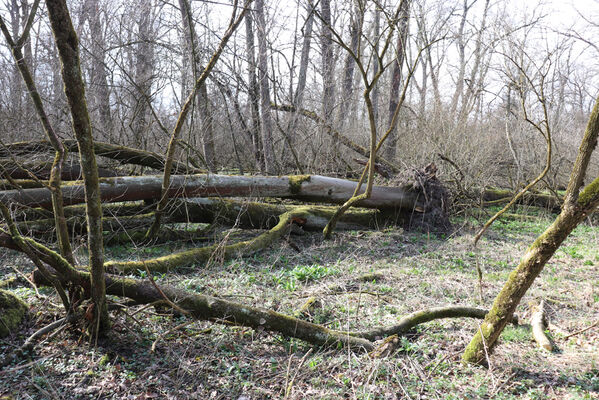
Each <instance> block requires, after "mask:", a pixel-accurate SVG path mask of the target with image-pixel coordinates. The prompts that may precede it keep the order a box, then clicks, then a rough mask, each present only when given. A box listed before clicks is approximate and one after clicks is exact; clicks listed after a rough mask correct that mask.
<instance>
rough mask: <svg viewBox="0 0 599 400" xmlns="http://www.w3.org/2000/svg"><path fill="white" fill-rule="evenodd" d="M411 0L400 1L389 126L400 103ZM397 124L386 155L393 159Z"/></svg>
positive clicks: (390, 94)
mask: <svg viewBox="0 0 599 400" xmlns="http://www.w3.org/2000/svg"><path fill="white" fill-rule="evenodd" d="M411 3H412V1H411V0H401V2H400V3H399V9H400V10H401V11H400V14H399V20H398V22H397V23H398V25H399V26H398V27H397V45H396V48H395V52H396V55H395V59H394V61H393V70H392V72H391V89H390V93H389V116H388V118H389V119H388V126H389V127H391V126H393V119H394V117H395V110H396V109H397V107H398V104H399V96H400V93H399V87H400V84H401V80H402V76H401V71H402V67H403V64H404V60H405V55H406V51H407V50H406V42H407V40H408V30H409V26H410V25H409V21H410V7H411ZM396 131H397V125H395V126H393V129H391V131H390V133H389V139H388V141H387V149H386V150H387V151H386V154H385V157H386V158H387V159H389V160H391V161H393V160H394V159H395V153H396V151H397V132H396Z"/></svg>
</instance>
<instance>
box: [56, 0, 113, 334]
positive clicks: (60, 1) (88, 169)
mask: <svg viewBox="0 0 599 400" xmlns="http://www.w3.org/2000/svg"><path fill="white" fill-rule="evenodd" d="M46 6H47V8H48V16H49V18H50V23H51V26H52V32H53V33H54V39H55V41H56V46H57V47H58V53H59V57H60V62H61V73H62V80H63V82H64V91H65V95H66V97H67V101H68V103H69V109H70V111H71V118H72V123H73V130H74V132H75V137H76V139H77V143H78V146H79V159H80V163H81V169H82V174H83V181H84V185H85V204H86V216H87V235H88V238H87V243H88V251H89V265H90V268H91V274H90V279H91V282H90V284H91V299H92V302H93V303H94V319H93V320H92V324H91V330H90V332H91V333H92V335H96V334H97V333H98V331H102V330H105V329H107V328H108V326H109V321H108V310H107V307H106V287H105V278H104V246H103V243H102V203H101V202H100V186H99V177H98V166H97V164H96V156H95V153H94V144H93V136H92V126H91V121H90V118H89V113H88V110H87V103H86V100H85V86H84V83H83V77H82V75H81V66H80V62H79V40H78V38H77V33H76V32H75V28H74V27H73V24H72V21H71V16H70V13H69V10H68V8H67V4H66V1H65V0H46Z"/></svg>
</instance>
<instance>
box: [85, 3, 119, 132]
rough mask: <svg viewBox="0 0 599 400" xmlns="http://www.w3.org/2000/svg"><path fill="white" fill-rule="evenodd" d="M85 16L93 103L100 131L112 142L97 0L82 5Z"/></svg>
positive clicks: (108, 97)
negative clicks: (89, 44) (87, 25)
mask: <svg viewBox="0 0 599 400" xmlns="http://www.w3.org/2000/svg"><path fill="white" fill-rule="evenodd" d="M83 7H84V10H85V17H86V18H87V20H88V21H89V28H90V34H91V38H90V41H91V46H90V50H91V57H92V60H91V63H92V66H91V87H92V88H93V91H92V93H93V97H94V100H95V105H96V107H97V108H98V114H99V115H100V124H101V129H100V131H101V132H103V133H104V135H105V137H106V139H107V140H108V141H109V142H112V140H113V137H112V134H113V132H112V129H113V127H112V113H111V111H110V92H109V90H108V76H107V73H106V67H105V65H104V43H105V42H104V35H103V33H102V22H101V20H100V5H99V0H86V2H85V3H84V5H83Z"/></svg>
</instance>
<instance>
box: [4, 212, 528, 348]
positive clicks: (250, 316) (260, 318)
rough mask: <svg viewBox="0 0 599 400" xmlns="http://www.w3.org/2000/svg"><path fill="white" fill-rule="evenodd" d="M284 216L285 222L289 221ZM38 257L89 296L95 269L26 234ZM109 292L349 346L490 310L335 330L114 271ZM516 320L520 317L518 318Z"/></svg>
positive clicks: (7, 243)
mask: <svg viewBox="0 0 599 400" xmlns="http://www.w3.org/2000/svg"><path fill="white" fill-rule="evenodd" d="M302 215H304V214H303V212H302V211H298V213H289V215H288V216H287V217H285V218H295V217H300V216H302ZM283 220H284V218H282V219H281V221H280V222H283ZM24 240H25V242H26V243H27V244H28V245H29V246H31V248H32V249H33V250H34V251H35V253H36V254H37V255H38V257H39V258H40V259H41V260H43V261H44V262H45V263H46V264H48V265H49V266H50V267H51V268H53V270H54V271H55V272H56V274H57V277H58V278H59V279H60V280H61V284H62V285H63V286H65V287H66V286H67V285H71V284H74V285H78V286H81V287H82V288H83V289H84V292H85V294H86V295H88V294H89V290H90V279H89V273H88V272H86V271H82V270H78V269H75V268H73V267H72V266H71V265H70V264H68V262H67V261H66V260H65V259H63V258H62V257H61V256H60V255H58V254H57V253H55V252H53V251H52V250H50V249H48V248H46V247H44V246H42V245H40V244H39V243H35V242H34V241H32V240H30V239H24ZM0 246H4V247H8V248H13V249H19V246H18V245H17V244H16V243H15V241H14V240H13V238H11V237H10V236H9V235H8V234H6V233H1V232H0ZM105 279H106V293H107V294H109V295H113V296H117V297H125V298H129V299H131V300H133V301H135V302H136V303H138V304H150V303H153V304H156V303H158V302H162V303H164V304H165V305H167V306H169V305H173V304H174V305H175V306H176V307H177V308H179V309H182V310H184V311H185V312H186V313H188V314H189V315H190V316H192V317H194V318H197V319H202V320H209V321H214V322H218V323H224V324H228V325H229V324H235V325H242V326H247V327H251V328H254V329H258V330H266V331H270V332H276V333H280V334H282V335H285V336H288V337H294V338H298V339H301V340H304V341H306V342H308V343H312V344H315V345H319V346H329V345H332V346H335V345H338V344H340V345H344V346H348V347H351V348H354V349H356V350H366V351H372V350H375V349H376V348H377V344H376V343H375V342H374V341H375V340H378V339H384V338H385V336H387V335H403V334H405V333H407V332H409V331H410V330H411V329H413V328H414V327H415V326H417V325H419V324H421V323H423V322H428V321H432V320H434V319H439V318H456V317H469V318H481V317H482V316H484V315H485V314H486V313H487V311H486V310H481V309H477V308H471V307H442V308H432V309H429V310H421V311H419V312H416V313H413V314H410V315H408V316H406V317H404V318H402V319H401V320H400V321H399V323H398V324H396V325H394V326H391V327H381V328H375V329H372V330H368V331H363V332H347V331H345V332H344V331H338V330H333V329H329V328H327V327H325V326H322V325H319V324H314V323H311V322H307V321H304V320H302V319H299V318H295V317H292V316H289V315H285V314H282V313H278V312H276V311H271V310H265V309H261V308H258V307H253V306H250V305H247V304H241V303H236V302H232V301H228V300H225V299H221V298H219V297H213V296H206V295H202V294H198V293H192V292H188V291H185V290H182V289H179V288H175V287H173V286H170V285H160V286H158V285H156V284H155V283H154V282H150V281H148V280H140V279H130V278H122V277H119V276H115V275H112V274H107V275H106V278H105ZM33 280H34V282H35V283H36V284H40V285H48V284H49V282H48V280H47V279H46V278H45V277H44V276H43V275H42V274H41V273H40V272H39V271H35V272H34V274H33ZM516 321H517V320H515V321H514V322H516Z"/></svg>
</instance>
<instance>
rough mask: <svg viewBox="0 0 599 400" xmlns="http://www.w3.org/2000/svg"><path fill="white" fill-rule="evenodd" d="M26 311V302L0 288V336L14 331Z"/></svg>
mask: <svg viewBox="0 0 599 400" xmlns="http://www.w3.org/2000/svg"><path fill="white" fill-rule="evenodd" d="M26 312H27V304H25V302H24V301H23V300H21V299H20V298H18V297H17V296H15V295H14V294H12V293H11V292H8V291H6V290H0V338H3V337H6V336H8V335H9V334H10V332H12V331H14V330H15V329H16V328H17V327H18V326H19V324H20V323H21V320H22V319H23V317H24V316H25V313H26Z"/></svg>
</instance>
